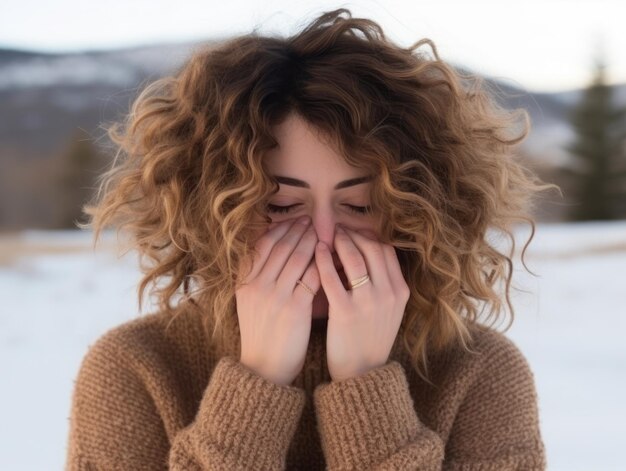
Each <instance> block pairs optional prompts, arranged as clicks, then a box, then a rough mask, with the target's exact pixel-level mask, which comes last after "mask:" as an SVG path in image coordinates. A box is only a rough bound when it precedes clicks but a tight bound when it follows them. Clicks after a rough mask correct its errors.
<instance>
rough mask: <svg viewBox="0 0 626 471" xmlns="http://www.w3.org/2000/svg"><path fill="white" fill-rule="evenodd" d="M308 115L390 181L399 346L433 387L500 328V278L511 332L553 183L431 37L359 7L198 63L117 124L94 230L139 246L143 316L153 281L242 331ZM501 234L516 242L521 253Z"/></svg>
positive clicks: (236, 43) (517, 129) (385, 220)
mask: <svg viewBox="0 0 626 471" xmlns="http://www.w3.org/2000/svg"><path fill="white" fill-rule="evenodd" d="M423 46H429V47H430V52H431V54H428V53H426V52H425V51H424V50H423ZM292 112H294V113H298V114H299V115H300V116H302V117H303V118H304V119H305V120H306V121H307V122H309V123H310V124H312V125H313V126H314V127H316V128H317V129H318V130H319V131H320V132H321V133H322V134H323V135H325V136H328V137H329V138H330V139H331V141H332V143H333V144H334V145H335V146H336V149H337V151H338V153H339V154H340V155H341V156H342V157H343V158H344V159H345V161H346V162H347V163H348V164H350V165H352V166H354V167H358V168H362V169H367V170H369V171H370V172H371V173H372V174H373V175H376V179H375V181H374V182H373V184H372V187H371V188H372V190H371V207H372V211H373V212H375V213H377V214H379V215H383V217H381V218H380V219H379V222H378V226H379V227H378V233H379V234H380V240H381V242H383V243H387V244H391V245H392V246H394V247H395V248H396V253H397V254H398V258H399V261H400V264H401V268H402V272H403V275H404V277H405V279H406V281H407V284H408V286H409V287H410V289H411V296H410V299H409V301H408V303H407V306H406V311H405V315H404V318H403V321H402V326H401V330H400V333H401V335H402V337H403V338H402V344H403V346H404V348H406V350H407V351H408V352H409V354H410V358H411V361H412V364H413V366H414V367H415V369H416V371H417V372H418V374H420V376H422V377H423V378H424V379H426V380H427V381H428V355H429V353H430V352H431V351H440V350H442V349H445V348H447V347H449V346H451V345H462V346H463V347H464V348H466V349H468V350H469V347H468V345H469V343H470V341H471V340H472V336H471V333H470V331H469V330H468V323H477V321H478V319H479V316H480V314H481V313H483V312H484V310H485V308H486V307H490V309H489V311H488V315H487V319H489V318H493V320H494V321H495V320H496V319H498V318H499V317H500V315H501V310H502V307H503V306H502V299H501V294H500V293H499V290H498V286H499V283H502V282H505V295H506V302H507V304H508V307H509V309H510V312H511V322H512V320H513V313H514V312H513V307H512V305H511V303H510V299H509V290H510V287H511V277H512V272H513V262H512V256H513V251H514V247H515V239H514V235H513V232H512V228H513V223H514V222H515V221H526V222H528V223H529V224H530V225H531V228H532V232H531V235H530V237H529V239H528V241H527V242H526V244H525V246H524V251H523V252H522V261H523V257H524V252H525V251H526V248H527V247H528V244H529V243H530V241H531V240H532V238H533V236H534V232H535V224H534V222H533V219H532V217H531V214H532V209H533V205H534V203H533V195H535V194H536V193H537V192H539V191H541V190H544V189H547V188H550V187H555V185H552V184H549V185H546V184H542V183H543V182H541V181H540V180H539V179H538V178H537V177H536V176H535V175H534V174H533V173H532V172H531V171H529V170H528V169H526V168H525V167H524V166H523V165H522V164H521V163H520V162H519V161H518V159H517V158H516V153H515V152H514V148H515V146H516V144H518V143H519V142H521V141H522V140H523V139H524V138H525V137H526V135H527V133H528V129H529V120H528V115H527V114H526V112H525V111H523V110H516V111H515V112H508V111H505V110H504V109H503V108H501V107H500V106H499V105H498V104H497V101H496V100H495V99H494V97H493V96H492V94H491V93H490V92H489V88H488V87H487V86H486V85H485V84H484V82H483V81H482V80H481V79H480V78H478V77H475V76H472V75H464V74H461V73H460V72H458V71H456V70H455V69H454V68H453V67H451V66H450V65H448V64H446V63H445V62H443V61H442V60H441V59H440V58H439V55H438V53H437V50H436V48H435V45H434V44H433V42H432V41H431V40H429V39H422V40H421V41H418V42H417V43H415V44H414V45H413V46H411V47H409V48H403V47H400V46H398V45H396V44H395V43H393V42H391V41H390V40H389V39H387V38H386V37H385V35H384V33H383V30H382V28H381V27H380V26H379V25H378V24H377V23H375V22H374V21H371V20H368V19H362V18H352V15H351V13H350V11H349V10H347V9H343V8H342V9H338V10H335V11H332V12H327V13H324V14H322V15H321V16H319V17H318V18H316V19H314V20H313V21H312V22H310V23H309V24H308V26H306V27H304V28H303V29H302V30H301V31H300V32H299V33H297V34H295V35H292V36H290V37H287V38H284V37H271V36H259V35H258V34H256V33H253V34H248V35H244V36H239V37H236V38H234V39H231V40H229V41H227V42H224V43H221V44H220V45H218V46H217V47H210V46H206V47H203V48H200V49H197V50H195V51H194V53H193V55H192V56H191V58H190V59H189V60H188V61H187V62H186V63H185V64H184V65H183V66H182V67H181V68H180V69H179V70H178V71H177V72H176V73H175V74H173V75H172V76H168V77H164V78H161V79H159V80H157V81H155V82H153V83H151V84H149V85H147V86H146V87H145V88H144V89H143V91H142V92H141V93H140V94H139V96H138V97H137V99H136V100H135V102H134V104H133V106H132V109H131V112H130V114H129V115H128V116H127V118H126V120H125V122H123V123H115V124H114V125H112V126H111V127H110V128H109V130H108V131H109V136H110V138H111V139H112V141H113V142H114V144H115V147H116V149H117V153H116V156H115V159H114V162H113V165H112V167H111V169H110V170H109V171H108V172H106V173H105V174H103V175H102V176H101V179H100V182H99V183H100V187H99V191H98V192H97V194H96V195H95V196H94V200H93V201H92V202H91V203H90V204H87V205H85V207H84V212H85V213H86V214H87V215H88V216H89V217H90V221H89V222H88V223H87V224H81V225H80V226H81V227H83V228H89V227H92V228H94V229H95V233H94V239H95V241H97V239H98V237H99V234H100V231H101V229H103V228H104V227H105V226H116V227H117V228H118V233H119V231H120V230H121V229H124V231H126V232H127V233H128V234H129V235H130V236H131V237H130V240H131V243H132V247H133V248H134V249H136V250H137V251H138V252H139V254H140V256H141V260H142V263H141V268H142V270H143V275H144V276H143V278H142V280H141V282H140V284H139V288H138V290H139V307H140V310H141V299H142V297H143V295H144V291H146V289H147V288H148V286H151V289H150V290H148V291H149V292H150V293H151V294H153V295H155V296H157V299H158V304H159V308H160V309H161V310H169V311H171V312H175V307H176V306H175V303H177V302H178V303H181V302H185V303H186V304H188V305H189V306H191V307H193V309H195V310H197V312H198V313H200V315H201V316H202V318H203V324H204V327H205V329H206V330H207V333H210V334H211V337H212V340H213V341H215V342H218V341H224V339H223V337H222V336H221V335H219V334H220V332H224V331H225V330H228V329H230V328H234V329H237V328H238V326H237V315H236V305H235V296H234V293H235V290H236V288H237V283H236V280H238V279H239V273H238V270H239V262H240V261H241V260H242V258H244V257H248V256H249V255H250V254H251V253H252V252H251V251H254V248H253V245H254V244H253V241H254V235H255V234H258V231H259V229H262V228H263V227H264V226H266V225H267V224H268V222H269V221H270V220H269V218H268V216H267V212H266V205H267V201H268V199H269V197H270V196H271V195H272V194H274V193H275V192H277V191H278V184H277V183H276V182H274V181H272V179H271V178H270V177H269V174H268V172H267V170H266V168H265V166H264V163H263V156H264V154H265V153H266V151H268V149H271V148H273V147H274V146H276V145H277V141H276V140H275V138H274V137H273V136H272V134H271V129H272V127H273V126H274V125H276V124H278V123H280V122H282V120H284V119H285V118H286V116H287V115H288V114H289V113H292ZM520 121H521V124H522V125H521V126H520ZM557 188H558V187H557ZM488 230H496V231H498V230H499V231H501V232H502V233H503V234H505V235H507V236H508V237H509V238H510V240H511V242H512V246H511V251H510V253H509V254H506V253H501V252H500V251H498V250H497V249H496V247H494V246H493V245H491V244H490V243H489V241H488V237H487V231H488ZM94 243H95V242H94ZM146 260H147V263H144V262H145V261H146ZM524 266H525V267H526V265H525V264H524ZM526 269H527V270H528V268H526ZM481 306H482V307H481ZM510 325H511V324H509V326H508V327H507V329H508V328H509V327H510Z"/></svg>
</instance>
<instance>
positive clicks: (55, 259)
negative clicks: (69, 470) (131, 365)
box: [0, 222, 626, 471]
mask: <svg viewBox="0 0 626 471" xmlns="http://www.w3.org/2000/svg"><path fill="white" fill-rule="evenodd" d="M527 235H528V228H525V227H523V228H521V229H520V231H519V238H517V246H519V245H520V244H523V242H525V240H526V237H527ZM107 241H109V242H107ZM111 241H113V238H112V237H110V236H109V237H108V238H107V239H106V240H105V245H103V248H102V249H99V250H98V251H96V252H92V251H91V250H90V245H89V244H90V234H81V233H68V232H27V233H24V234H22V235H21V236H19V237H17V238H16V237H7V236H0V297H1V299H2V307H1V308H0V381H1V383H0V386H1V388H0V418H1V421H2V427H0V444H2V445H1V446H2V452H1V453H0V469H6V470H15V471H17V470H44V469H45V470H52V469H59V470H60V469H62V468H63V463H64V461H65V453H66V442H67V432H68V416H69V407H70V399H71V391H72V387H73V380H74V378H75V375H76V373H77V370H78V367H79V365H80V361H81V359H82V357H83V355H84V354H85V352H86V350H87V347H88V346H89V345H90V344H91V343H93V342H94V341H95V340H96V339H97V338H98V337H99V336H100V335H102V333H104V332H105V331H106V330H108V329H109V328H111V327H113V326H115V325H118V324H120V323H122V322H125V321H127V320H129V319H131V318H133V317H135V316H136V312H137V302H136V283H137V280H138V277H139V272H138V270H137V268H136V265H137V259H136V257H135V256H133V255H132V254H128V255H126V256H125V257H122V258H121V259H120V258H118V256H117V253H116V251H115V250H112V249H111V245H110V242H111ZM107 244H108V245H107ZM526 261H527V266H528V268H529V269H530V270H531V271H533V272H534V273H536V274H537V275H538V277H533V276H532V275H529V274H528V273H526V272H525V271H524V270H523V267H521V265H520V266H519V267H518V268H517V269H516V272H515V277H514V284H515V285H516V286H517V287H518V288H520V289H521V290H524V291H525V292H524V291H514V292H513V298H512V302H513V305H514V308H515V322H514V323H513V327H512V328H511V329H510V330H509V331H508V332H507V333H506V335H507V336H509V337H510V338H511V339H513V341H514V342H515V343H516V344H517V345H518V346H519V347H520V349H521V350H522V351H523V352H524V354H525V355H526V358H527V359H528V361H529V363H530V365H531V368H532V370H533V372H534V375H535V380H536V384H537V390H538V394H539V409H540V420H541V428H542V435H543V438H544V442H545V444H546V448H547V456H548V469H549V470H553V471H557V470H559V471H560V470H567V471H576V470H602V471H610V470H618V469H619V470H623V469H626V468H625V467H624V466H625V465H624V459H623V450H624V448H625V447H626V404H625V403H624V398H626V340H625V339H626V308H625V307H624V306H625V299H624V293H625V292H626V276H625V275H624V272H626V222H618V223H602V224H575V225H574V224H569V225H566V224H557V225H552V224H544V225H538V228H537V233H536V235H535V239H534V240H533V242H532V243H531V248H530V249H529V251H528V252H527V257H526Z"/></svg>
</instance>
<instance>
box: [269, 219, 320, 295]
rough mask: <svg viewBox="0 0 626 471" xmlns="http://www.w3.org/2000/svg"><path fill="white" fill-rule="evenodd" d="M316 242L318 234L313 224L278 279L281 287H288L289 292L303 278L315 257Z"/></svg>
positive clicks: (278, 284) (277, 282)
mask: <svg viewBox="0 0 626 471" xmlns="http://www.w3.org/2000/svg"><path fill="white" fill-rule="evenodd" d="M316 242H317V235H316V233H315V230H314V229H313V226H310V225H309V227H308V229H307V230H306V231H305V232H304V234H303V235H302V237H301V238H300V240H299V241H298V243H297V245H296V247H295V248H294V250H293V252H292V253H291V255H290V256H289V259H288V260H287V262H286V263H285V266H284V267H283V270H282V271H281V272H280V274H279V275H278V278H277V279H276V284H277V286H278V287H279V288H281V289H286V290H288V292H289V293H291V292H292V291H293V289H294V286H296V284H297V283H296V281H298V280H299V279H300V278H302V275H303V273H304V271H305V270H306V269H307V267H308V265H309V263H310V262H311V260H312V258H313V253H314V252H315V244H316Z"/></svg>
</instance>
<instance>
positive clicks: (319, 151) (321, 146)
mask: <svg viewBox="0 0 626 471" xmlns="http://www.w3.org/2000/svg"><path fill="white" fill-rule="evenodd" d="M272 132H273V134H274V137H275V139H276V141H277V142H278V145H277V146H276V147H274V148H273V149H271V150H270V151H268V152H267V154H266V156H265V162H266V165H267V168H268V169H269V171H270V172H271V173H273V174H279V175H284V176H290V177H296V178H303V179H308V178H311V179H315V178H319V177H324V178H325V179H331V180H333V181H334V180H337V181H339V180H342V179H345V178H349V177H355V176H361V175H364V174H365V170H363V169H359V168H356V167H353V166H351V165H349V164H348V163H347V162H346V161H345V160H344V159H343V157H342V156H341V155H340V154H339V153H338V152H337V151H336V150H335V148H334V147H333V145H332V144H331V142H330V140H329V139H327V138H326V137H325V136H323V135H322V134H321V133H320V132H319V131H318V130H317V129H316V128H315V127H314V126H312V125H311V124H309V123H308V122H307V121H305V120H304V119H303V118H302V117H300V116H299V115H297V114H295V113H292V114H290V115H289V116H288V117H287V118H286V119H285V120H284V121H283V122H282V123H280V124H278V125H276V126H274V127H273V129H272Z"/></svg>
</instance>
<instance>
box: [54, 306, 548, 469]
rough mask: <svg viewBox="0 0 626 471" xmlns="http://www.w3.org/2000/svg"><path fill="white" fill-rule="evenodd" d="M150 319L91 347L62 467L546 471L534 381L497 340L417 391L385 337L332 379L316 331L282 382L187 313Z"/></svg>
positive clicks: (456, 355)
mask: <svg viewBox="0 0 626 471" xmlns="http://www.w3.org/2000/svg"><path fill="white" fill-rule="evenodd" d="M184 314H185V315H184V316H179V317H177V318H176V319H175V320H174V322H172V323H171V325H170V327H169V329H167V330H166V324H167V322H168V321H169V320H171V317H169V316H168V315H165V314H151V315H148V316H145V317H141V318H139V319H136V320H134V321H131V322H128V323H126V324H123V325H121V326H119V327H116V328H115V329H112V330H110V331H109V332H107V333H106V334H105V335H104V336H102V337H101V338H100V339H99V340H98V341H97V342H95V344H94V345H92V346H91V347H90V348H89V351H88V353H87V355H86V356H85V358H84V360H83V362H82V365H81V367H80V371H79V373H78V377H77V380H76V384H75V390H74V393H73V397H72V409H71V417H70V434H69V444H68V450H67V462H66V469H68V470H109V469H120V470H144V469H145V470H153V469H174V470H205V469H206V470H209V469H210V470H228V471H235V470H256V469H258V470H275V469H289V470H307V469H330V470H412V469H419V470H441V469H444V470H493V471H496V470H497V471H503V470H513V469H515V470H535V469H545V450H544V445H543V441H542V438H541V434H540V428H539V414H538V404H537V395H536V391H535V385H534V377H533V374H532V372H531V370H530V369H529V366H528V363H527V361H526V360H525V358H524V356H523V355H522V354H521V352H520V351H519V349H518V348H517V347H516V346H515V345H514V344H513V343H512V342H511V341H510V340H509V339H508V338H507V337H505V336H504V335H503V334H501V333H498V332H496V331H494V330H491V329H487V328H478V327H472V331H473V332H474V339H475V343H474V344H473V345H472V349H473V350H475V351H477V352H479V354H472V353H468V352H465V351H464V350H462V349H458V350H454V351H450V352H448V353H447V354H445V355H443V354H442V355H439V356H437V357H435V358H433V359H431V362H430V379H431V381H433V382H434V383H435V386H434V387H433V386H432V385H429V384H428V383H426V382H424V381H423V380H421V379H420V377H419V376H418V375H417V374H416V373H415V372H414V370H413V369H412V368H411V366H410V363H409V361H408V356H407V354H406V352H404V350H403V348H401V341H400V338H401V337H400V336H398V337H397V339H396V343H395V345H394V348H393V350H392V352H391V355H390V358H389V361H388V363H387V364H386V365H384V366H382V367H380V368H378V369H375V370H371V371H369V372H368V373H366V374H364V375H362V376H359V377H355V378H350V379H347V380H344V381H339V382H332V381H331V379H330V376H329V374H328V368H327V365H326V353H325V351H326V349H325V335H326V331H325V325H324V324H323V323H322V324H318V323H317V322H318V321H317V320H316V321H314V322H315V326H314V327H313V329H312V332H311V338H310V341H309V348H308V352H307V357H306V362H305V365H304V368H303V370H302V371H301V373H300V375H299V376H298V377H297V378H296V379H295V380H294V382H293V383H292V384H291V385H289V386H280V385H277V384H274V383H272V382H269V381H267V380H265V379H264V378H262V377H260V376H258V375H256V374H255V373H253V372H252V371H250V370H248V369H247V368H245V367H244V366H243V365H242V364H241V363H240V362H239V361H238V359H239V338H238V335H236V334H235V335H234V336H233V342H232V346H231V347H228V348H227V350H226V351H216V347H214V346H212V345H211V344H210V343H209V342H208V341H207V337H206V336H205V334H204V333H203V329H202V326H201V321H200V319H199V317H198V316H195V315H193V314H191V313H187V312H185V313H184Z"/></svg>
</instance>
